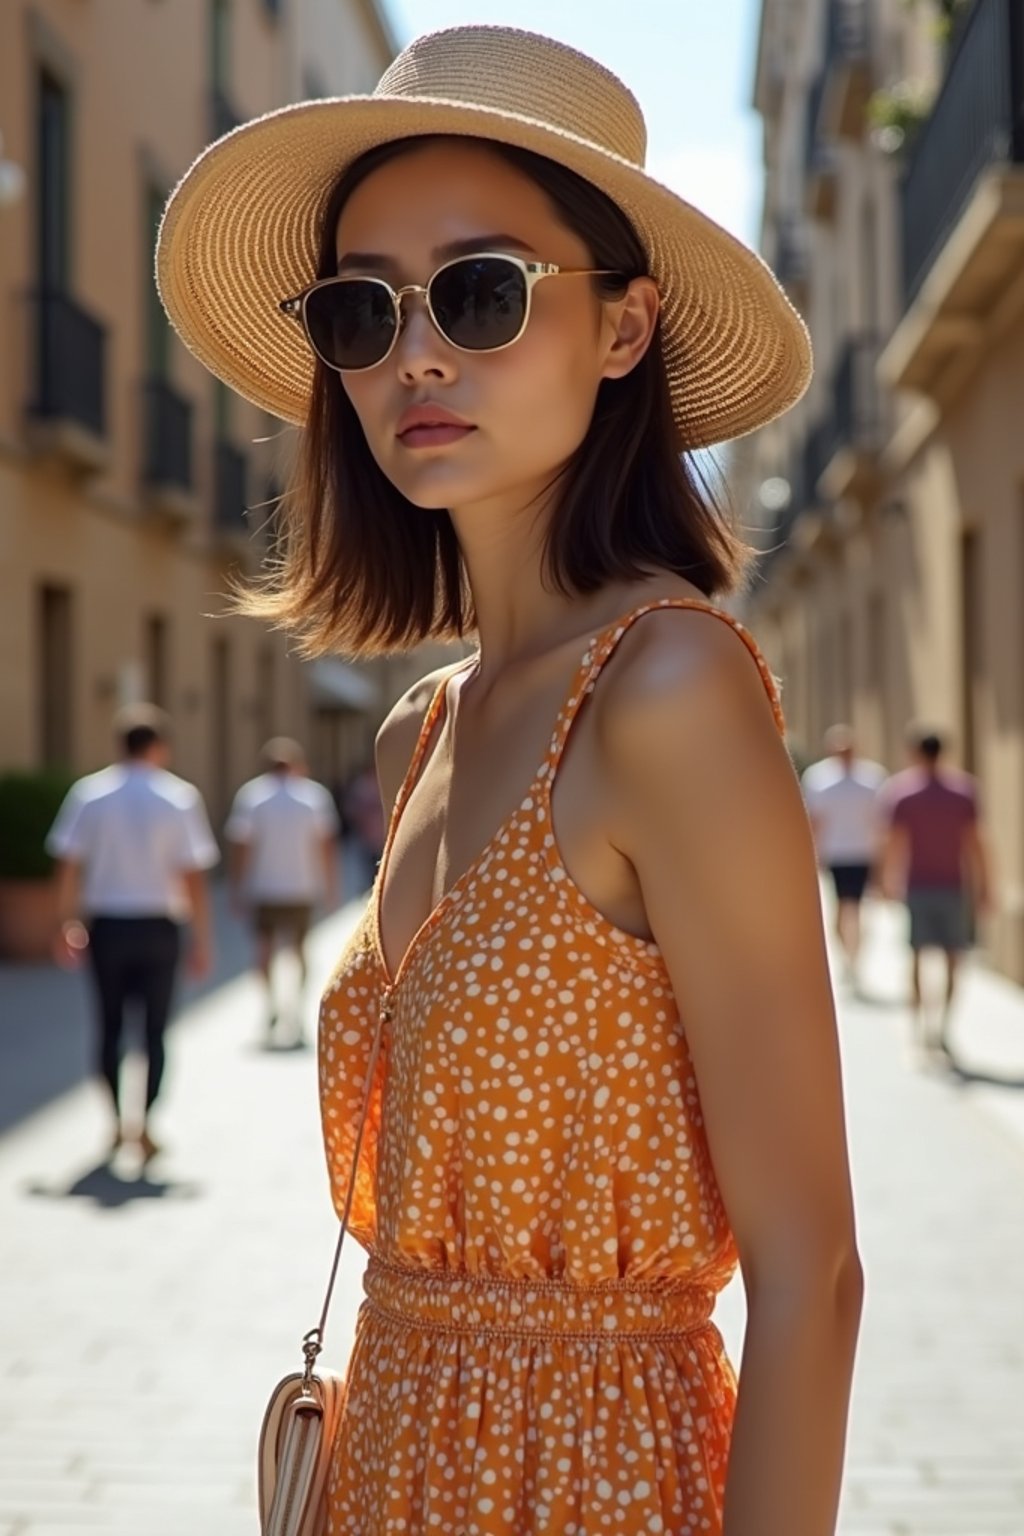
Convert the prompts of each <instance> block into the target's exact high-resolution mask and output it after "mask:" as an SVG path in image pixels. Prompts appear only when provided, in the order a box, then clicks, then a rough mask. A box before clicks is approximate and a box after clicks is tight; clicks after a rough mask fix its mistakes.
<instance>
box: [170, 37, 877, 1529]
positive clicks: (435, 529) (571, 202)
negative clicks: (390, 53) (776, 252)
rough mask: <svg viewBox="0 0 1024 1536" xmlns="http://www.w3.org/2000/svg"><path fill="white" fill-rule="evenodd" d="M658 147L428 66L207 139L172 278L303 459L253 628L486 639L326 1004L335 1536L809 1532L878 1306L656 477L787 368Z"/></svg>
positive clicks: (182, 218)
mask: <svg viewBox="0 0 1024 1536" xmlns="http://www.w3.org/2000/svg"><path fill="white" fill-rule="evenodd" d="M643 144H644V129H643V119H642V117H641V115H640V112H639V109H638V107H637V105H636V103H635V102H634V101H633V98H632V97H631V96H630V95H629V93H628V92H627V91H626V90H625V88H624V87H623V86H622V85H621V84H620V83H619V82H618V81H617V80H616V79H615V78H614V77H613V76H611V75H609V74H608V73H607V71H605V70H603V69H602V68H601V67H600V66H599V65H597V64H595V63H593V61H591V60H589V59H586V58H584V57H583V56H581V55H579V54H577V53H575V52H574V51H572V50H570V49H568V48H565V47H563V46H561V45H560V44H556V43H553V42H551V41H549V40H547V39H545V38H540V37H535V36H533V35H530V34H525V33H521V32H516V31H512V30H506V29H499V28H476V27H472V28H461V29H455V30H452V31H449V32H446V33H440V34H434V35H432V36H430V37H427V38H422V39H420V40H419V41H418V42H416V43H414V44H412V45H411V47H410V48H408V49H407V50H406V51H405V53H404V54H403V55H401V56H400V58H399V59H398V60H397V61H396V62H395V64H394V65H393V66H392V67H391V69H390V70H389V71H388V73H387V74H386V75H385V77H384V79H383V80H382V82H381V84H380V86H379V87H378V90H377V92H376V93H375V95H374V97H372V98H368V99H356V98H352V99H348V100H344V101H340V102H333V103H332V102H321V103H314V104H303V105H301V106H299V107H297V108H293V109H289V110H286V111H284V112H279V113H275V114H271V116H269V117H268V118H265V119H262V120H260V121H258V122H256V123H254V124H252V125H251V126H249V127H246V128H243V129H242V130H241V131H239V132H237V133H236V134H234V135H232V136H231V137H230V138H229V139H226V140H224V141H222V142H221V143H220V144H219V145H217V146H215V147H214V148H213V149H211V150H210V151H208V152H207V153H206V155H204V156H203V157H201V159H200V161H199V162H198V164H197V166H196V167H194V168H193V170H192V171H191V172H190V173H189V175H188V176H187V177H186V178H185V181H184V183H183V185H182V186H181V187H180V188H179V189H178V191H177V192H176V194H175V196H174V198H173V200H172V202H171V204H170V208H169V211H168V214H167V217H166V220H165V223H164V227H163V231H162V235H161V244H160V254H159V259H158V270H159V276H160V282H161V290H162V292H163V294H164V298H165V302H166V303H167V304H168V307H169V310H170V313H171V316H172V318H173V320H174V321H175V323H176V325H177V326H178V327H179V329H180V330H181V333H182V335H183V336H184V338H185V339H186V341H187V342H188V344H189V345H190V346H191V347H192V348H193V350H194V351H195V352H196V353H197V354H198V355H199V356H200V357H202V358H203V359H204V361H205V362H207V364H208V365H209V366H210V367H211V368H212V369H213V370H214V371H215V372H217V373H218V374H219V375H220V376H221V377H222V378H224V379H226V380H227V381H228V382H229V383H230V384H231V385H233V386H234V387H235V388H236V389H238V390H240V391H241V393H243V394H245V395H247V396H249V397H250V398H252V399H255V400H257V401H259V402H260V403H262V404H263V405H265V406H266V407H267V408H268V409H270V410H273V411H275V412H276V413H277V414H278V415H281V416H283V417H285V418H286V419H289V420H293V421H295V422H297V423H301V424H303V425H304V427H305V431H304V433H303V436H302V439H301V443H300V457H299V467H298V473H297V481H296V489H295V494H294V498H293V505H292V512H291V518H292V522H291V528H290V535H289V539H290V542H289V544H288V547H287V550H286V554H285V558H284V564H283V569H282V570H281V572H279V573H278V575H277V577H276V579H275V585H274V587H273V589H272V590H270V591H266V590H264V591H262V592H258V593H256V594H255V595H253V596H251V597H249V598H248V599H245V602H246V604H247V607H248V609H249V611H250V612H257V613H262V614H263V615H265V616H269V617H271V618H272V619H273V620H274V621H275V622H277V623H282V624H287V625H289V626H291V627H292V628H293V629H294V630H296V631H297V632H298V633H299V635H300V636H301V637H302V639H303V643H304V644H305V647H306V649H307V651H308V652H309V653H310V654H315V653H316V652H318V651H321V650H324V649H327V648H339V649H342V650H345V651H347V652H349V653H352V654H360V653H361V654H370V653H373V652H380V651H384V650H389V649H390V650H394V649H396V648H403V647H409V646H412V645H413V644H415V643H416V642H417V641H418V640H420V639H422V638H423V637H425V636H427V635H438V636H451V637H460V636H463V635H466V634H468V633H473V634H475V636H476V640H477V649H476V650H475V651H474V652H473V653H472V654H471V655H470V656H468V657H465V658H463V660H461V661H459V662H457V663H455V664H454V665H449V666H444V667H441V668H439V669H438V670H437V671H435V672H432V673H431V674H430V675H429V676H428V677H425V678H424V679H422V681H421V682H420V683H418V684H417V685H416V686H415V687H413V688H412V689H410V690H409V692H408V693H407V694H406V695H405V697H404V698H402V699H401V700H400V701H399V703H398V704H397V705H396V706H395V708H394V709H393V710H392V711H391V713H390V715H389V716H388V718H387V720H386V721H385V722H384V724H383V726H382V727H381V730H380V733H379V736H378V742H377V762H378V772H379V778H380V784H381V791H382V796H383V799H384V802H385V806H386V808H387V810H388V812H389V814H390V825H389V831H388V837H387V842H386V845H385V849H384V855H383V859H382V862H381V866H380V869H379V871H378V875H377V879H376V882H375V885H374V889H373V892H372V894H371V899H370V903H369V908H368V911H367V913H366V914H365V916H364V918H363V920H362V922H361V923H360V924H359V926H358V927H357V929H356V932H355V933H354V935H353V937H352V940H351V943H350V945H349V946H348V948H347V949H346V952H345V954H344V955H343V956H342V958H341V961H340V962H339V965H338V967H337V970H336V972H335V975H334V977H333V978H332V980H331V983H330V985H329V987H328V990H327V992H326V994H325V996H324V999H323V1006H322V1013H321V1028H320V1041H319V1052H320V1085H321V1104H322V1111H323V1126H324V1133H325V1140H326V1147H327V1156H328V1162H329V1166H330V1171H331V1177H332V1182H333V1189H334V1195H335V1201H336V1204H337V1206H338V1208H339V1210H341V1209H343V1206H344V1200H345V1194H346V1187H347V1183H348V1176H349V1166H350V1159H351V1158H352V1156H353V1149H354V1146H355V1144H356V1140H357V1136H358V1132H359V1126H360V1106H361V1104H362V1103H363V1102H364V1100H363V1088H364V1084H365V1083H367V1082H368V1083H369V1089H368V1091H369V1099H368V1101H367V1103H368V1108H367V1110H366V1133H365V1136H364V1138H363V1141H362V1145H361V1149H360V1150H359V1152H358V1156H357V1163H358V1171H357V1176H356V1180H355V1188H354V1200H353V1205H352V1212H351V1222H350V1225H351V1229H352V1230H353V1231H354V1232H355V1234H356V1236H357V1238H358V1239H359V1240H360V1241H361V1242H362V1243H363V1244H364V1245H365V1246H366V1248H367V1249H368V1251H369V1253H370V1260H369V1264H368V1267H367V1270H366V1276H365V1281H364V1285H365V1289H366V1299H365V1300H364V1302H363V1305H362V1307H361V1309H360V1314H359V1323H358V1328H357V1336H356V1342H355V1347H354V1350H353V1354H352V1357H351V1360H350V1363H349V1386H348V1397H347V1402H346V1407H345V1413H344V1419H343V1423H342V1426H341V1431H340V1434H339V1437H338V1440H337V1444H336V1448H335V1454H334V1460H333V1470H332V1475H331V1480H330V1486H329V1497H328V1504H329V1516H328V1529H329V1530H330V1531H331V1532H337V1533H341V1532H346V1533H347V1532H355V1531H358V1532H360V1533H363V1536H379V1533H383V1532H385V1531H387V1532H399V1531H400V1532H403V1533H405V1536H414V1533H415V1536H419V1533H426V1532H434V1531H438V1532H450V1533H453V1536H454V1533H466V1536H468V1533H472V1536H492V1533H494V1536H497V1533H499V1532H501V1533H508V1532H515V1533H525V1532H529V1533H537V1536H540V1533H542V1532H543V1533H553V1532H559V1533H561V1536H584V1533H586V1536H595V1533H597V1532H601V1531H609V1532H620V1533H624V1532H630V1533H632V1532H656V1531H662V1532H671V1533H673V1536H681V1533H684V1532H686V1533H696V1532H712V1533H718V1532H724V1533H726V1536H822V1533H824V1532H826V1531H831V1530H833V1529H834V1522H835V1516H836V1508H837V1503H838V1495H839V1486H840V1473H841V1463H842V1454H843V1442H844V1436H845V1423H846V1413H847V1404H848V1394H849V1387H850V1378H851V1371H852V1358H853V1352H854V1344H855V1339H856V1334H857V1330H858V1322H859V1315H860V1304H861V1288H862V1282H861V1272H860V1266H859V1262H858V1258H857V1251H856V1241H855V1235H854V1221H853V1215H852V1202H851V1196H850V1186H849V1175H848V1168H847V1155H846V1146H845V1136H844V1124H843V1107H842V1098H841V1081H840V1070H839V1061H838V1052H837V1047H836V1033H835V1021H834V1013H833V1005H832V998H831V992H830V987H829V980H828V972H827V966H826V956H825V948H824V941H823V934H822V925H821V915H820V904H819V899H818V887H817V880H816V873H815V860H814V853H813V849H812V846H811V842H810V837H809V832H808V827H807V822H806V818H805V816H804V814H803V810H802V805H801V800H800V795H799V789H798V786H797V783H796V780H795V777H794V775H793V772H792V770H791V767H790V764H789V760H788V757H787V754H786V752H785V749H784V746H783V743H782V741H781V739H780V732H781V729H782V716H781V710H780V707H779V701H778V697H777V694H776V691H775V683H774V680H773V679H772V677H771V674H770V672H769V671H768V668H767V666H766V664H765V663H764V660H763V658H762V657H761V655H760V652H759V651H758V649H757V647H756V645H755V643H754V641H753V640H752V638H751V637H750V636H749V635H748V634H747V633H746V632H745V631H744V630H743V629H742V628H741V627H740V626H739V625H738V624H737V623H736V621H735V620H733V619H731V618H729V617H728V616H727V615H726V614H725V613H724V612H723V611H722V610H721V609H719V608H717V607H716V606H714V605H713V604H712V603H711V602H710V601H709V599H710V598H711V597H712V596H716V595H721V594H724V593H726V592H728V590H729V589H730V588H732V587H735V586H736V585H738V583H739V580H740V577H741V575H742V571H743V568H744V563H745V559H746V556H747V551H745V549H744V548H743V546H742V544H741V543H740V541H739V540H738V538H737V537H736V536H735V534H733V533H732V532H731V531H730V530H729V529H728V528H727V527H726V525H725V523H724V522H723V521H722V520H721V519H720V518H719V517H718V516H717V515H716V514H715V513H714V511H713V510H712V509H711V508H709V506H708V505H707V503H706V500H705V499H704V498H703V497H702V495H701V494H700V493H699V491H698V489H697V487H696V481H695V478H694V476H693V474H692V473H691V472H690V471H688V470H686V469H684V468H683V467H681V465H680V461H679V457H678V454H679V450H680V448H687V449H693V448H696V447H700V446H703V445H705V444H707V443H710V442H715V441H721V440H723V439H726V438H728V437H730V436H734V435H736V434H738V433H740V432H744V431H748V430H751V429H753V428H754V427H756V426H759V425H761V424H763V423H764V422H766V421H768V420H770V419H771V418H772V417H773V416H775V415H778V414H779V413H780V412H781V411H783V410H784V409H786V408H787V407H788V406H789V405H790V404H792V403H793V401H794V400H795V399H797V398H798V396H799V395H800V394H801V393H802V391H803V389H804V388H805V386H806V382H807V377H808V373H809V366H810V363H809V349H808V345H807V339H806V334H805V332H804V329H803V327H802V324H801V322H800V321H799V319H798V318H797V317H796V315H795V314H794V313H793V311H792V310H791V308H790V307H789V306H788V304H787V303H786V301H785V299H784V297H783V296H782V294H781V291H780V290H779V288H778V286H777V284H776V283H775V282H774V279H773V278H772V277H771V275H770V274H769V273H768V272H767V271H766V269H765V268H764V267H763V265H762V264H761V263H760V261H759V260H758V259H757V258H756V257H755V256H753V255H752V254H751V253H750V252H748V251H746V250H745V249H744V248H743V247H741V246H739V245H738V244H737V243H736V242H735V241H733V240H732V239H731V238H730V237H729V236H728V235H726V234H725V233H724V232H723V231H721V230H720V229H718V228H717V226H715V225H713V224H712V223H711V222H710V221H709V220H707V219H705V218H703V217H702V216H701V215H700V214H698V213H697V212H696V210H694V209H692V208H690V207H689V205H687V204H686V203H684V202H683V201H682V200H681V199H679V198H677V197H675V196H674V195H673V194H671V193H669V192H668V191H666V190H665V189H664V188H661V187H660V186H658V185H657V184H656V183H655V182H653V181H652V180H651V179H650V178H649V177H647V176H646V174H645V173H644V171H643V169H642V161H643ZM339 278H340V279H341V280H340V281H339ZM303 347H306V348H307V350H306V351H303V350H302V349H303ZM752 658H753V661H754V662H756V663H757V665H756V666H755V665H753V664H752ZM377 1042H380V1043H379V1051H380V1054H379V1055H378V1054H375V1045H376V1043H377ZM737 1260H738V1261H739V1262H740V1264H741V1266H742V1272H743V1278H744V1282H745V1286H746V1292H747V1298H748V1328H747V1335H746V1341H745V1345H744V1351H743V1358H742V1368H741V1372H740V1377H739V1390H738V1396H737V1390H736V1378H735V1376H734V1373H733V1369H732V1366H731V1364H730V1362H729V1361H728V1359H727V1358H726V1355H725V1352H724V1349H723V1344H722V1340H721V1337H720V1335H719V1333H718V1331H717V1329H716V1328H715V1327H714V1326H713V1324H712V1323H711V1321H710V1314H711V1310H712V1307H713V1304H714V1299H715V1296H716V1294H717V1293H718V1292H719V1291H720V1290H721V1289H722V1287H723V1286H724V1285H725V1284H726V1283H727V1281H728V1280H729V1278H730V1276H731V1275H732V1274H733V1273H734V1270H735V1267H736V1264H737Z"/></svg>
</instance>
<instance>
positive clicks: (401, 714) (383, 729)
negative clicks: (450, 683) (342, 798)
mask: <svg viewBox="0 0 1024 1536" xmlns="http://www.w3.org/2000/svg"><path fill="white" fill-rule="evenodd" d="M462 660H463V658H460V659H459V660H457V661H454V662H452V661H448V662H445V663H444V665H443V666H440V667H435V668H434V669H433V671H432V672H427V673H425V674H424V676H423V677H420V678H417V680H416V682H414V683H413V684H412V685H411V686H410V687H409V688H407V689H406V690H405V692H404V693H403V694H402V695H401V696H400V697H399V698H398V699H396V701H395V703H394V704H393V705H392V706H391V708H390V710H389V711H388V713H387V715H386V716H385V718H384V721H383V722H382V724H381V725H380V727H379V728H378V731H377V735H376V738H375V741H374V753H375V757H376V764H377V783H378V787H379V789H380V796H381V800H382V802H383V805H384V810H385V813H386V814H387V815H390V814H391V809H392V807H393V806H394V803H395V800H396V799H397V797H398V791H399V790H400V789H401V787H402V781H403V780H404V778H405V775H406V772H407V771H408V768H409V764H410V762H411V761H412V755H413V753H414V752H415V750H416V743H417V742H418V741H419V738H420V731H421V730H422V729H423V722H424V720H425V719H426V716H427V710H428V709H429V708H430V705H431V702H432V700H433V698H434V696H435V694H436V693H437V690H438V687H439V686H440V684H441V682H442V681H443V680H444V679H445V678H446V677H447V676H448V675H449V674H450V673H451V672H453V671H454V670H455V668H456V667H458V666H460V665H461V664H462Z"/></svg>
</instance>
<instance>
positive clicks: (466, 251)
mask: <svg viewBox="0 0 1024 1536" xmlns="http://www.w3.org/2000/svg"><path fill="white" fill-rule="evenodd" d="M478 251H524V252H525V253H526V254H527V255H529V256H535V255H536V254H537V253H536V251H535V250H534V248H533V246H532V245H530V244H529V243H528V242H527V241H526V240H520V238H519V236H518V235H495V234H491V235H470V236H469V238H468V239H465V240H449V241H447V242H446V243H445V244H444V245H435V247H434V249H433V251H432V252H431V254H432V256H433V258H434V260H435V261H451V260H452V259H453V258H454V257H456V256H475V255H476V253H477V252H478ZM398 265H399V263H398V262H397V261H396V260H395V258H394V257H393V256H384V255H382V254H381V253H380V252H377V251H347V252H346V253H345V255H344V256H339V257H338V271H339V273H341V272H346V271H348V270H350V269H351V268H353V267H358V268H359V269H360V270H361V271H364V272H365V271H366V270H367V269H368V268H369V269H372V268H377V269H378V270H383V271H393V270H394V269H395V268H396V267H397V266H398Z"/></svg>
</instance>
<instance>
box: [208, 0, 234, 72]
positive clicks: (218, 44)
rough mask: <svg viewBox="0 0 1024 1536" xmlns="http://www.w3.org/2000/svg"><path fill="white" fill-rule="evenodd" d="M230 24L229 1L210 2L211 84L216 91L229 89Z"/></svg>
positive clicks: (216, 0) (217, 0)
mask: <svg viewBox="0 0 1024 1536" xmlns="http://www.w3.org/2000/svg"><path fill="white" fill-rule="evenodd" d="M230 23H231V13H230V9H229V0H210V83H211V84H212V86H213V89H214V90H215V91H221V92H226V91H227V88H228V59H229V55H230V46H231V45H230V36H229V33H230Z"/></svg>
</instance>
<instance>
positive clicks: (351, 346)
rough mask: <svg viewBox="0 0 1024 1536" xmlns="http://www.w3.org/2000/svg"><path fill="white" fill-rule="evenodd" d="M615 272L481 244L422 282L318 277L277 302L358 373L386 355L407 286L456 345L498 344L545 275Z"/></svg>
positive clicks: (517, 332) (496, 347) (330, 361)
mask: <svg viewBox="0 0 1024 1536" xmlns="http://www.w3.org/2000/svg"><path fill="white" fill-rule="evenodd" d="M621 276H622V274H621V273H618V272H611V271H607V270H606V269H604V268H592V267H557V266H555V265H554V263H553V262H550V261H521V260H520V259H519V257H518V256H499V255H492V254H491V253H490V252H481V253H480V254H479V255H474V256H458V257H456V258H455V260H454V261H447V262H445V264H444V266H442V267H438V269H437V271H436V272H435V273H434V275H433V276H432V277H431V278H430V279H429V280H428V282H427V284H426V287H423V286H422V285H421V284H419V283H407V284H406V286H405V287H404V288H392V286H391V284H390V283H386V282H385V281H384V279H383V278H382V277H325V278H323V279H322V280H321V281H320V282H318V283H311V284H310V286H309V287H308V288H304V289H303V290H302V292H301V293H297V294H296V295H295V296H294V298H291V299H282V300H281V301H280V306H279V307H280V309H281V311H282V313H283V314H286V315H290V316H291V318H292V319H293V320H297V321H298V322H299V324H300V325H301V326H302V329H303V330H304V331H305V333H306V339H307V340H308V342H309V344H310V346H311V347H312V349H313V351H314V352H315V353H316V355H317V357H319V358H320V360H321V361H322V362H324V363H326V364H327V366H328V368H334V369H336V371H337V372H338V373H359V372H360V371H361V370H363V369H365V368H376V367H377V365H378V363H382V362H384V360H385V358H387V357H389V356H390V354H391V352H392V350H393V348H394V345H395V343H396V342H397V340H398V338H399V336H400V335H401V332H402V326H403V324H404V321H405V311H404V308H403V301H404V299H405V297H406V295H407V294H411V293H421V294H422V295H423V297H424V299H425V301H426V305H427V314H428V315H429V316H430V319H431V321H432V323H433V325H434V327H435V329H436V330H437V331H438V332H439V333H440V335H441V336H443V337H444V339H445V341H447V342H449V343H450V344H451V345H452V346H453V347H457V348H458V350H459V351H460V352H500V351H501V350H502V349H503V348H504V347H510V346H511V345H512V343H513V342H514V341H518V340H519V338H520V336H521V335H522V334H523V332H524V331H525V330H526V325H527V321H528V320H529V318H530V299H531V296H532V294H533V290H534V287H535V286H536V284H537V283H539V282H541V281H542V279H544V278H545V277H621ZM622 280H623V282H625V281H626V279H625V278H624V277H623V279H622Z"/></svg>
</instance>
